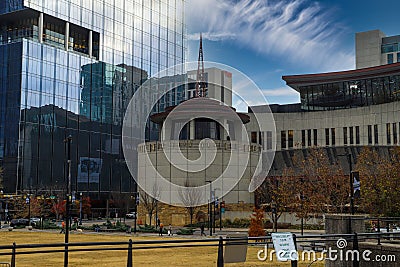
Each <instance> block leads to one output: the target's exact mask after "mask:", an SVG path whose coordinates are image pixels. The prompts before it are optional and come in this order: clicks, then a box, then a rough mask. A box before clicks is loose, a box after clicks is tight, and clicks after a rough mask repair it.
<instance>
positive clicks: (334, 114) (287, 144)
mask: <svg viewBox="0 0 400 267" xmlns="http://www.w3.org/2000/svg"><path fill="white" fill-rule="evenodd" d="M283 79H284V80H285V81H286V83H287V84H288V85H289V86H290V87H292V88H293V89H295V90H297V91H298V92H299V93H300V96H301V103H299V104H292V105H271V106H270V108H271V110H272V112H273V115H274V119H275V123H276V133H272V134H276V142H277V143H276V149H277V152H276V155H275V160H274V164H273V167H272V169H271V171H270V174H269V175H280V174H281V172H282V170H283V169H284V168H285V167H291V166H293V162H292V159H293V157H294V155H297V156H300V158H301V157H305V156H306V151H307V149H308V148H311V147H322V148H324V149H325V151H326V153H327V156H328V157H329V159H330V161H331V162H332V163H334V162H339V163H341V165H342V167H343V169H344V170H345V171H347V172H348V170H349V164H348V162H347V160H346V158H345V157H338V156H337V155H342V154H348V153H350V154H351V155H352V163H354V162H356V160H357V156H358V154H359V153H360V151H361V148H362V147H364V146H373V147H375V148H376V149H377V150H378V151H379V153H381V154H382V156H385V155H388V149H389V148H390V147H392V146H397V145H399V144H400V63H394V64H387V65H381V66H375V67H369V68H363V69H357V70H349V71H342V72H331V73H319V74H307V75H293V76H283ZM251 109H254V110H257V111H260V110H262V109H263V107H262V106H258V107H252V108H251ZM251 109H250V115H251ZM249 126H250V127H248V132H249V135H250V136H252V137H253V138H252V141H253V142H258V143H260V144H264V143H265V142H266V140H265V138H263V137H264V136H265V133H262V132H261V133H258V132H254V131H252V129H251V124H249ZM264 150H268V149H267V148H266V147H265V146H264Z"/></svg>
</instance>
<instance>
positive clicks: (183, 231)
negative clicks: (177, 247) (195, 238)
mask: <svg viewBox="0 0 400 267" xmlns="http://www.w3.org/2000/svg"><path fill="white" fill-rule="evenodd" d="M193 233H194V229H193V228H181V229H179V230H178V231H177V232H176V234H177V235H193Z"/></svg>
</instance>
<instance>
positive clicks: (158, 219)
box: [157, 218, 161, 227]
mask: <svg viewBox="0 0 400 267" xmlns="http://www.w3.org/2000/svg"><path fill="white" fill-rule="evenodd" d="M160 223H161V221H160V218H157V227H160Z"/></svg>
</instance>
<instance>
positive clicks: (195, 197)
mask: <svg viewBox="0 0 400 267" xmlns="http://www.w3.org/2000/svg"><path fill="white" fill-rule="evenodd" d="M179 197H180V199H181V200H182V203H183V205H185V208H186V211H187V213H188V214H189V216H190V224H193V216H194V214H195V213H196V210H197V208H198V206H200V204H201V199H202V197H203V192H202V191H201V190H198V189H197V188H196V187H191V186H190V183H189V181H187V180H186V182H185V187H184V188H183V189H182V188H180V189H179Z"/></svg>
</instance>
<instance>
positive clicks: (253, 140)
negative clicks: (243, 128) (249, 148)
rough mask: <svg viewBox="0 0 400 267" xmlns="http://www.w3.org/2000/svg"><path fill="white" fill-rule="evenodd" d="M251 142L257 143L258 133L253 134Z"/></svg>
mask: <svg viewBox="0 0 400 267" xmlns="http://www.w3.org/2000/svg"><path fill="white" fill-rule="evenodd" d="M251 142H252V143H257V132H251Z"/></svg>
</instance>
